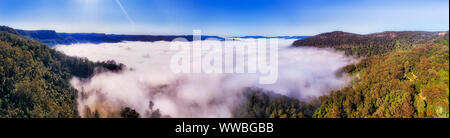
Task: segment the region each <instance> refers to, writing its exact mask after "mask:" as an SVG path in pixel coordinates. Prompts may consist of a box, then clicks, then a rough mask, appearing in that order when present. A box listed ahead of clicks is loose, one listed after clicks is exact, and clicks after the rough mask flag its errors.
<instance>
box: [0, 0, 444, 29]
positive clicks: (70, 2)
mask: <svg viewBox="0 0 450 138" xmlns="http://www.w3.org/2000/svg"><path fill="white" fill-rule="evenodd" d="M119 3H120V4H119ZM120 5H122V7H123V9H124V10H122V9H121V7H120ZM127 15H128V16H127ZM0 25H7V26H10V27H14V28H19V29H31V30H36V29H52V30H56V31H58V32H98V33H118V34H155V35H156V34H169V35H172V34H192V30H193V29H201V30H202V32H203V34H208V35H221V36H243V35H267V36H276V35H315V34H318V33H322V32H330V31H336V30H340V31H347V32H353V33H362V34H367V33H373V32H382V31H400V30H423V31H447V30H449V1H448V0H334V1H331V0H308V1H306V0H119V1H118V0H0Z"/></svg>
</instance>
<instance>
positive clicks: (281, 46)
mask: <svg viewBox="0 0 450 138" xmlns="http://www.w3.org/2000/svg"><path fill="white" fill-rule="evenodd" d="M295 40H296V39H279V40H278V66H277V68H276V69H277V73H278V74H277V75H278V76H277V81H276V82H275V83H273V84H260V83H259V81H258V78H259V76H261V75H264V74H261V73H247V72H245V73H174V72H173V71H172V70H171V68H170V63H171V58H172V57H173V56H174V55H175V54H176V53H177V52H178V51H176V50H171V49H170V45H174V44H175V45H180V46H182V47H192V42H187V41H186V42H181V41H180V42H168V41H156V42H120V43H101V44H72V45H57V46H55V48H54V49H56V50H57V51H61V52H63V53H64V54H66V55H69V56H76V57H86V58H87V59H89V60H91V61H109V60H114V61H116V62H118V63H122V64H124V65H125V66H126V67H125V68H124V69H123V70H122V71H119V72H103V73H95V74H94V76H93V77H91V78H89V79H86V78H79V77H73V78H72V79H71V81H70V83H71V85H72V86H73V87H75V88H76V89H77V90H78V92H79V93H78V96H77V97H78V98H77V101H78V105H77V106H78V107H77V108H78V111H79V114H80V116H81V117H89V115H88V114H86V111H88V112H93V111H96V112H97V113H98V114H99V116H100V117H120V114H119V112H120V110H122V109H123V108H125V107H130V108H131V109H135V110H136V111H137V112H138V113H139V114H140V117H155V112H157V113H158V114H159V115H158V117H234V116H233V112H234V110H235V109H237V108H238V107H239V106H240V105H241V104H244V103H245V102H246V100H247V99H246V98H245V96H244V91H246V90H247V89H248V88H260V89H262V90H264V91H265V92H271V93H272V92H273V93H275V94H279V95H284V96H288V97H292V98H295V99H298V100H300V101H303V102H309V101H310V100H313V99H317V98H318V97H319V96H323V95H327V94H329V93H330V92H331V91H333V90H338V89H340V88H343V87H345V86H346V85H348V84H349V81H350V77H349V76H347V75H346V74H344V73H342V72H341V69H342V68H343V67H345V66H347V65H349V64H354V63H357V61H358V59H357V58H354V57H350V56H346V55H345V54H344V53H343V52H338V51H335V50H333V49H330V48H314V47H291V44H292V43H293V42H294V41H295ZM256 41H257V40H256V39H238V40H234V41H233V42H234V43H235V46H236V47H245V46H246V45H248V43H252V42H256ZM201 43H202V46H206V45H211V46H212V47H211V48H210V49H208V50H205V51H203V52H202V56H203V57H205V56H207V54H210V52H211V51H214V50H217V49H223V48H224V47H223V46H222V45H223V43H225V41H217V40H202V41H201ZM253 44H255V43H253ZM246 48H248V47H246ZM247 50H248V49H247ZM236 53H238V52H236ZM236 53H235V54H234V55H236ZM251 54H256V53H245V55H244V56H245V57H248V56H249V55H251ZM191 62H195V61H191ZM236 66H238V65H236ZM244 68H246V69H248V67H244Z"/></svg>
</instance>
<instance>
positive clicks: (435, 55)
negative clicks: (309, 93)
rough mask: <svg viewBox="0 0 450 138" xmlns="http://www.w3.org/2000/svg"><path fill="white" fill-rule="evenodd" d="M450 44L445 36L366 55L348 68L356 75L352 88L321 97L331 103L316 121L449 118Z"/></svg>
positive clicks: (317, 115)
mask: <svg viewBox="0 0 450 138" xmlns="http://www.w3.org/2000/svg"><path fill="white" fill-rule="evenodd" d="M413 38H415V37H413ZM426 38H427V39H428V37H426ZM413 40H414V41H413ZM448 40H449V36H448V33H446V34H445V35H444V34H443V33H441V34H440V35H439V36H436V37H435V38H434V39H432V40H430V41H427V42H424V43H423V44H417V45H416V46H415V47H414V48H412V49H409V50H395V51H393V52H389V53H386V54H380V55H376V56H372V57H368V58H366V59H364V60H362V61H361V62H360V63H358V64H356V65H350V66H347V67H346V68H344V71H346V72H348V73H350V74H351V76H353V83H352V85H351V86H348V87H346V88H344V89H341V90H338V91H335V92H332V93H331V94H330V95H329V96H324V97H322V98H324V99H327V100H326V101H325V102H324V103H323V104H322V105H321V106H320V108H318V109H317V110H316V112H315V114H314V115H313V117H319V118H323V117H325V118H335V117H350V118H367V117H376V118H401V117H407V118H410V117H445V118H448V117H449V103H448V100H449V44H448ZM421 41H423V40H422V39H419V40H415V39H412V40H411V41H408V42H421ZM397 42H398V41H397ZM368 43H369V42H368ZM395 46H397V45H395ZM369 55H370V54H369Z"/></svg>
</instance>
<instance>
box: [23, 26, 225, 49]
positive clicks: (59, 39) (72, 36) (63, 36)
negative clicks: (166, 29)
mask: <svg viewBox="0 0 450 138" xmlns="http://www.w3.org/2000/svg"><path fill="white" fill-rule="evenodd" d="M16 31H17V32H18V33H19V34H20V35H22V36H26V37H29V38H33V39H36V40H38V41H40V42H42V43H45V44H47V45H49V46H55V45H58V44H63V45H68V44H73V43H117V42H123V41H144V42H154V41H172V40H174V39H175V38H185V39H186V40H187V41H192V40H193V37H192V35H117V34H104V33H58V32H56V31H54V30H35V31H29V30H20V29H16ZM201 39H202V40H206V39H217V40H224V38H222V37H219V36H202V37H201Z"/></svg>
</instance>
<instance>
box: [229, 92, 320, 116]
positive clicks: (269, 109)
mask: <svg viewBox="0 0 450 138" xmlns="http://www.w3.org/2000/svg"><path fill="white" fill-rule="evenodd" d="M244 95H245V99H246V102H245V103H244V104H242V106H241V107H239V108H238V109H237V110H236V111H235V112H234V113H233V114H234V117H238V118H311V117H312V115H313V113H314V111H315V109H317V107H319V106H320V104H321V102H319V100H316V99H314V100H312V101H310V102H309V103H308V102H302V101H300V100H298V99H296V98H291V97H287V96H283V95H280V94H276V93H273V92H269V91H264V90H262V89H258V88H248V89H247V90H246V91H245V92H244Z"/></svg>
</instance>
